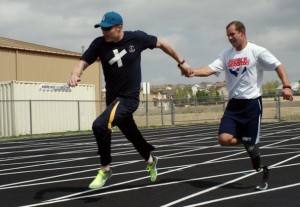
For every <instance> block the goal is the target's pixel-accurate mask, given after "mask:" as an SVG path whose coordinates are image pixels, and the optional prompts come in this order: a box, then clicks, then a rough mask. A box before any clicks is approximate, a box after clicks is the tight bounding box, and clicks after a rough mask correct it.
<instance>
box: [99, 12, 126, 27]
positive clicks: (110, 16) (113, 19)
mask: <svg viewBox="0 0 300 207" xmlns="http://www.w3.org/2000/svg"><path fill="white" fill-rule="evenodd" d="M115 25H123V19H122V17H121V15H120V14H118V13H116V12H113V11H112V12H107V13H106V14H104V16H103V18H102V20H101V22H100V23H98V24H96V25H95V26H94V27H95V28H98V27H112V26H115Z"/></svg>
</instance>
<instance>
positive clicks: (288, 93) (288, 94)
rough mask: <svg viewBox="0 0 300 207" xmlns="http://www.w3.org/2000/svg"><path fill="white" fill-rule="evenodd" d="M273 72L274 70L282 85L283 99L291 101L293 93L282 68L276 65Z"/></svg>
mask: <svg viewBox="0 0 300 207" xmlns="http://www.w3.org/2000/svg"><path fill="white" fill-rule="evenodd" d="M275 70H276V72H277V74H278V77H279V78H280V80H281V82H282V85H283V87H282V97H283V99H285V100H290V101H292V100H293V92H292V89H291V85H290V82H289V79H288V75H287V73H286V70H285V68H284V66H283V65H278V66H277V67H276V69H275Z"/></svg>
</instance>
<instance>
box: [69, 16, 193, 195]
mask: <svg viewBox="0 0 300 207" xmlns="http://www.w3.org/2000/svg"><path fill="white" fill-rule="evenodd" d="M99 27H100V28H101V30H102V33H103V36H100V37H98V38H96V39H95V40H94V41H93V42H92V43H91V45H90V46H89V48H88V49H87V51H86V52H85V53H84V54H83V55H82V57H81V60H80V61H79V63H78V65H77V66H75V68H74V70H73V72H72V75H71V77H70V79H69V81H68V85H69V86H71V87H75V86H76V85H77V83H78V82H79V81H80V77H81V75H82V73H83V71H84V70H85V69H86V68H87V67H88V66H89V65H91V64H92V63H93V62H94V61H95V60H96V59H97V58H99V59H100V61H101V64H102V67H103V73H104V77H105V82H106V104H107V107H106V109H105V110H104V111H103V113H102V114H101V115H100V116H99V117H98V118H97V119H96V120H95V121H94V123H93V126H92V128H93V133H94V135H95V138H96V142H97V145H98V154H99V155H100V163H101V167H100V169H99V171H98V174H97V176H96V178H95V179H94V181H93V182H92V183H91V184H90V185H89V188H90V189H97V188H101V187H102V186H103V185H104V184H105V182H106V181H107V179H108V178H109V177H111V175H112V170H111V169H110V163H111V161H112V158H111V127H112V126H118V128H119V129H120V130H121V131H122V133H123V134H124V135H125V137H126V138H127V139H128V140H129V141H130V142H131V143H132V144H133V146H134V147H135V148H136V150H137V151H138V152H139V154H140V155H141V156H142V157H143V159H144V160H145V161H146V162H147V170H148V171H149V173H150V178H151V181H152V182H155V181H156V178H157V169H156V165H157V161H158V158H157V157H155V156H153V155H152V154H151V152H152V151H153V150H154V149H155V148H154V147H153V146H152V145H151V144H149V143H147V141H146V140H145V139H144V137H143V136H142V134H141V132H140V131H139V129H138V128H137V125H136V123H135V121H134V119H133V112H134V111H135V110H136V109H137V108H138V106H139V93H140V85H141V64H140V63H141V53H142V52H143V51H144V50H146V49H148V48H149V49H154V48H160V49H161V50H162V51H164V52H165V53H166V54H168V55H169V56H171V57H172V58H173V59H174V60H175V61H176V62H177V66H178V67H179V66H180V69H181V71H182V72H183V73H187V72H188V71H189V68H190V66H189V65H188V64H186V63H185V60H184V59H182V58H181V56H180V55H179V54H178V53H177V52H176V51H175V49H174V48H172V47H171V46H170V45H169V44H167V43H166V42H165V41H163V40H161V39H159V38H157V37H156V36H153V35H148V34H147V33H145V32H143V31H123V19H122V17H121V16H120V14H118V13H116V12H108V13H106V14H105V15H104V16H103V18H102V20H101V22H100V23H98V24H96V25H95V28H99Z"/></svg>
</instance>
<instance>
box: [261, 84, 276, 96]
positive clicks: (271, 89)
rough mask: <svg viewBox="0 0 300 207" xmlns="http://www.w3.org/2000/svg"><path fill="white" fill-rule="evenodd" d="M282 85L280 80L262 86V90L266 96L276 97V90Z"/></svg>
mask: <svg viewBox="0 0 300 207" xmlns="http://www.w3.org/2000/svg"><path fill="white" fill-rule="evenodd" d="M279 85H280V82H279V81H278V80H271V81H268V82H266V83H265V84H263V85H262V90H263V94H264V95H274V94H275V93H276V88H278V86H279Z"/></svg>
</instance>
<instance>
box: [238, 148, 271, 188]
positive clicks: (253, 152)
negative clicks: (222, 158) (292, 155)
mask: <svg viewBox="0 0 300 207" xmlns="http://www.w3.org/2000/svg"><path fill="white" fill-rule="evenodd" d="M244 146H245V149H246V151H247V152H248V154H249V155H250V158H251V161H252V166H253V169H255V170H256V171H257V172H260V171H261V170H262V173H263V178H262V184H261V185H258V186H256V188H255V189H256V190H266V189H268V178H269V169H268V167H267V166H264V165H261V164H260V153H259V145H258V144H255V145H247V144H244Z"/></svg>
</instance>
